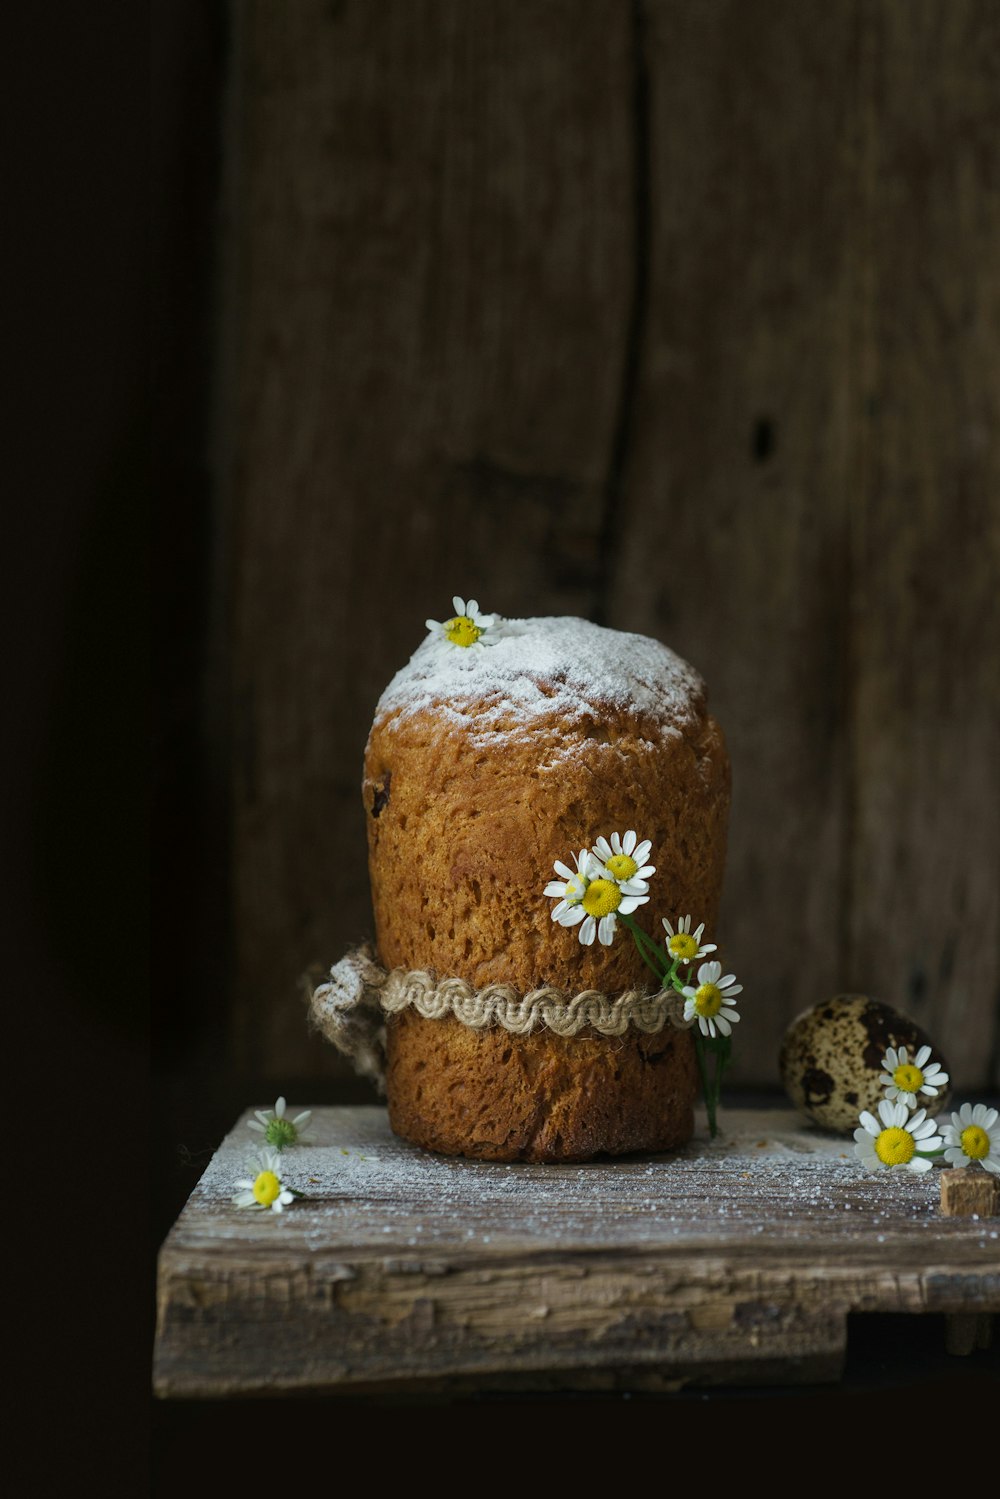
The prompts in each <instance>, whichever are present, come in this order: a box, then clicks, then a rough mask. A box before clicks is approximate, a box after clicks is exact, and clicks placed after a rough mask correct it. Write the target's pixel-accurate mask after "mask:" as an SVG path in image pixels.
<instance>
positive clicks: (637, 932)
mask: <svg viewBox="0 0 1000 1499" xmlns="http://www.w3.org/2000/svg"><path fill="white" fill-rule="evenodd" d="M619 920H620V921H623V922H624V923H625V925H626V926H627V927H628V929H629V931H630V932H631V933H632V936H633V937H634V938H635V945H636V947H637V948H638V949H639V956H640V957H641V958H642V960H643V962H644V963H645V964H646V966H647V967H648V968H651V969H652V970H653V972H654V973H655V974H656V977H657V981H658V982H659V983H660V985H661V986H662V985H663V984H664V980H665V978H666V976H667V975H666V973H665V965H664V962H663V953H662V952H661V951H660V949H659V948H658V947H657V945H656V943H655V942H654V941H653V939H652V938H651V937H647V936H646V933H645V932H644V931H643V929H642V927H641V926H640V925H639V923H638V922H637V921H635V920H633V918H632V917H631V916H621V917H619Z"/></svg>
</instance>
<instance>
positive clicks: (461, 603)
mask: <svg viewBox="0 0 1000 1499" xmlns="http://www.w3.org/2000/svg"><path fill="white" fill-rule="evenodd" d="M451 607H452V608H453V609H454V611H455V613H456V615H458V614H464V613H465V600H464V599H460V598H459V596H458V594H457V593H456V594H455V595H454V597H453V598H452V601H451Z"/></svg>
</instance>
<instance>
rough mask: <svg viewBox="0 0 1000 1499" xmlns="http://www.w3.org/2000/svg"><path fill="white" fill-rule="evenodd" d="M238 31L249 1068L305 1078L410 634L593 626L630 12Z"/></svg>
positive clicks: (234, 668)
mask: <svg viewBox="0 0 1000 1499" xmlns="http://www.w3.org/2000/svg"><path fill="white" fill-rule="evenodd" d="M235 19H236V23H237V26H238V29H239V31H240V33H241V34H240V38H239V49H238V56H239V57H240V59H241V61H240V76H241V79H242V86H241V93H240V97H239V99H238V117H237V121H236V125H235V129H234V132H233V133H234V139H235V141H236V146H235V148H234V152H233V161H234V163H235V170H236V172H237V177H236V180H235V182H234V184H233V189H232V194H231V195H232V197H233V200H234V202H235V203H236V205H237V208H236V213H237V217H236V220H235V222H234V224H233V226H232V228H231V234H230V254H229V259H228V263H227V277H229V278H235V289H234V290H232V291H231V297H230V300H231V316H230V334H231V344H232V347H231V349H230V356H229V363H230V367H231V369H232V372H233V378H234V381H235V385H236V393H235V398H234V402H233V409H232V413H231V417H230V420H229V424H228V431H227V434H226V436H225V442H224V446H225V448H226V451H227V453H228V455H229V457H228V467H227V471H226V475H225V483H226V488H227V501H226V511H227V515H228V532H227V534H226V535H224V537H223V540H224V543H225V544H224V547H223V549H222V552H221V555H223V556H224V558H225V568H226V578H225V580H224V581H225V583H226V587H227V594H228V597H229V598H230V599H231V611H230V612H231V621H230V623H231V628H232V661H231V679H232V684H233V693H234V701H233V708H232V714H233V740H234V748H235V755H236V765H235V797H234V808H233V868H234V871H235V891H234V905H235V935H236V945H237V955H236V956H237V968H236V982H235V990H236V995H235V1011H236V1029H237V1035H238V1039H239V1042H240V1047H241V1055H242V1058H243V1061H244V1062H245V1063H247V1064H248V1065H253V1066H256V1067H258V1068H262V1067H266V1068H271V1069H273V1071H274V1073H275V1074H276V1075H278V1076H280V1075H281V1074H284V1075H286V1076H287V1075H289V1074H294V1075H306V1074H308V1072H309V1071H310V1069H313V1070H322V1071H327V1072H328V1071H329V1070H330V1069H331V1067H333V1066H334V1065H335V1062H334V1059H333V1057H332V1054H331V1053H330V1052H329V1050H328V1049H327V1048H325V1047H324V1046H322V1045H321V1043H319V1042H318V1041H316V1040H315V1038H309V1037H308V1036H307V1032H306V1026H305V1020H304V1011H303V1009H302V1007H301V1006H300V1005H299V1004H298V1003H297V1002H296V982H297V978H298V976H299V974H300V973H301V971H302V969H303V968H304V967H305V966H306V964H307V963H309V962H311V961H314V960H319V961H322V962H326V963H330V962H332V961H334V960H336V959H337V958H338V957H339V956H340V955H341V954H342V953H343V951H344V950H345V949H346V947H348V946H349V945H351V944H352V943H354V942H355V941H356V940H357V939H359V938H362V937H364V936H365V935H366V934H367V933H368V932H369V931H370V927H371V917H370V908H369V898H368V890H367V882H366V876H365V847H364V828H363V818H362V812H361V802H360V792H359V782H360V774H361V757H362V751H363V747H364V740H365V737H366V734H367V730H368V725H369V724H370V722H371V717H372V712H373V709H374V705H375V702H376V699H377V697H378V694H379V692H380V691H381V689H382V688H383V686H384V685H385V684H386V682H387V681H388V680H389V678H390V677H391V675H392V674H393V673H394V671H395V670H396V669H397V668H398V667H399V666H400V665H401V664H402V663H403V662H404V661H405V660H406V659H407V657H408V656H409V655H410V653H411V652H412V651H413V650H414V649H415V647H416V646H417V644H419V641H420V639H421V638H422V635H423V620H424V619H425V617H428V616H430V617H433V618H441V617H443V613H442V611H446V610H447V609H448V607H449V605H450V599H451V596H452V594H453V593H455V592H456V591H458V592H461V593H463V594H466V595H469V594H478V596H479V597H480V599H481V600H482V601H483V602H484V606H485V607H488V608H491V609H499V610H500V611H501V612H503V613H506V614H511V615H514V614H525V613H539V612H544V613H572V614H591V613H593V611H594V608H595V603H596V597H597V592H596V590H597V583H598V578H599V574H600V555H599V554H600V543H601V536H602V523H603V514H604V494H605V485H606V478H607V470H608V465H609V455H610V452H611V449H612V447H613V443H614V433H615V427H616V420H617V413H618V397H619V384H620V380H621V370H622V365H623V359H624V345H625V339H626V330H627V325H628V308H629V305H630V297H631V283H632V265H633V253H632V252H633V246H632V213H631V204H632V190H633V183H632V163H633V142H632V115H631V70H632V51H631V17H630V13H629V10H628V7H625V6H622V5H620V4H616V3H615V0H587V3H586V4H580V3H579V0H556V3H546V4H543V5H533V6H528V7H525V6H523V5H515V6H511V5H509V4H508V3H506V0H482V3H478V4H477V5H476V6H474V7H470V6H468V5H465V4H462V3H456V0H413V3H407V4H404V5H399V4H396V5H377V6H370V5H351V4H320V3H318V0H303V3H301V4H296V5H294V6H273V5H263V4H251V5H246V6H241V7H238V8H237V11H236V17H235ZM568 516H569V517H571V518H572V519H571V523H569V524H567V523H566V517H568ZM498 556H499V557H505V558H507V559H508V563H507V565H506V566H505V567H503V568H502V569H498V567H497V562H496V559H497V557H498Z"/></svg>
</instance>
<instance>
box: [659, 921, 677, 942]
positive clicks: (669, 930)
mask: <svg viewBox="0 0 1000 1499" xmlns="http://www.w3.org/2000/svg"><path fill="white" fill-rule="evenodd" d="M660 920H661V921H662V922H663V925H664V927H665V928H666V932H667V936H668V937H673V936H675V935H676V934H675V932H674V929H673V927H672V926H671V925H670V922H669V921H668V920H667V918H666V917H665V916H661V917H660Z"/></svg>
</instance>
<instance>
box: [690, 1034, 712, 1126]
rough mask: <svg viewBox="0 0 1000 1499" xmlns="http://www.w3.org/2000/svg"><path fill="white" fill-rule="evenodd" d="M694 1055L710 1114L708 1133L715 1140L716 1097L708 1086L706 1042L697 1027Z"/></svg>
mask: <svg viewBox="0 0 1000 1499" xmlns="http://www.w3.org/2000/svg"><path fill="white" fill-rule="evenodd" d="M694 1054H695V1056H696V1057H697V1058H698V1073H699V1075H700V1077H701V1096H702V1097H703V1098H704V1100H705V1110H706V1112H707V1114H708V1133H709V1136H710V1138H711V1139H713V1140H714V1139H715V1134H716V1126H715V1102H716V1101H715V1095H714V1091H713V1089H711V1088H710V1087H709V1084H708V1068H707V1067H706V1065H705V1041H704V1037H703V1036H702V1034H701V1031H700V1030H699V1029H698V1027H697V1026H695V1028H694Z"/></svg>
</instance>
